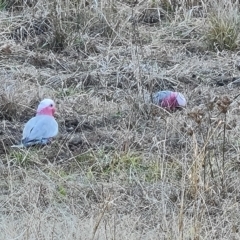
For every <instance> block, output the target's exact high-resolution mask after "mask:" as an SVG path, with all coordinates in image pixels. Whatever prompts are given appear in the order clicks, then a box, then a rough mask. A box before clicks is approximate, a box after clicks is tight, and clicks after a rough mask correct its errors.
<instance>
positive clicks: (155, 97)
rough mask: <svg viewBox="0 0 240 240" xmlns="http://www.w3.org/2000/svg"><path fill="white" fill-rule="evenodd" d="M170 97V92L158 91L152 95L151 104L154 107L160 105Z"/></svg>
mask: <svg viewBox="0 0 240 240" xmlns="http://www.w3.org/2000/svg"><path fill="white" fill-rule="evenodd" d="M170 95H171V91H168V90H166V91H160V92H157V93H155V94H153V103H154V104H156V105H160V104H161V102H162V101H163V100H164V99H165V98H167V97H169V96H170Z"/></svg>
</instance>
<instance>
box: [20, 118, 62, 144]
mask: <svg viewBox="0 0 240 240" xmlns="http://www.w3.org/2000/svg"><path fill="white" fill-rule="evenodd" d="M57 133H58V124H57V122H56V120H55V119H54V118H53V117H50V116H45V115H40V116H36V117H34V118H32V119H30V120H29V121H28V122H27V123H26V125H25V127H24V130H23V137H22V142H23V144H24V145H29V144H30V143H32V144H37V143H42V144H46V143H47V142H48V140H49V138H52V137H54V136H56V135H57ZM28 143H29V144H28ZM32 144H31V145H32Z"/></svg>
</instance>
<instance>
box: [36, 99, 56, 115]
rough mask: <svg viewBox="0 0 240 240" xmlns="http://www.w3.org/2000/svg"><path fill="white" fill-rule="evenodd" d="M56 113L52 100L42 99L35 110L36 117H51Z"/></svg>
mask: <svg viewBox="0 0 240 240" xmlns="http://www.w3.org/2000/svg"><path fill="white" fill-rule="evenodd" d="M55 111H56V107H55V103H54V101H53V100H52V99H48V98H46V99H43V100H42V101H41V102H40V103H39V105H38V108H37V115H48V116H53V115H54V113H55Z"/></svg>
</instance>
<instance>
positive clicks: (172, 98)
mask: <svg viewBox="0 0 240 240" xmlns="http://www.w3.org/2000/svg"><path fill="white" fill-rule="evenodd" d="M153 103H154V104H156V105H158V106H160V107H162V108H166V109H168V110H175V109H176V108H179V107H185V106H186V104H187V101H186V99H185V97H184V96H183V95H182V94H181V93H179V92H172V91H160V92H157V93H155V94H153Z"/></svg>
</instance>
